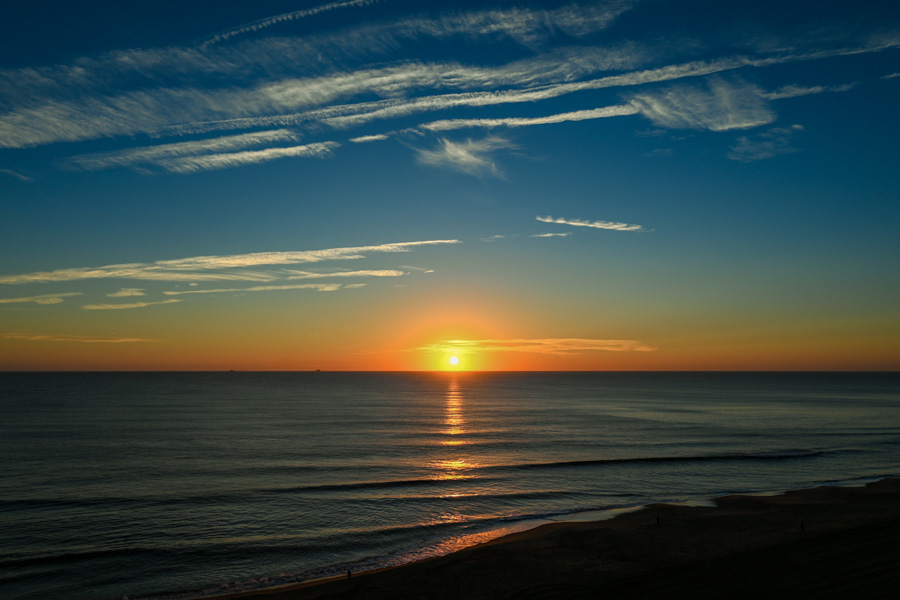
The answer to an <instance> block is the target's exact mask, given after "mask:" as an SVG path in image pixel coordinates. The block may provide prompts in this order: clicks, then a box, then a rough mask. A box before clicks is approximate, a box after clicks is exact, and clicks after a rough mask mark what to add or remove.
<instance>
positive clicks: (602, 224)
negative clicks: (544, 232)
mask: <svg viewBox="0 0 900 600" xmlns="http://www.w3.org/2000/svg"><path fill="white" fill-rule="evenodd" d="M535 218H536V219H537V220H538V221H541V222H542V223H557V224H559V225H572V226H574V227H591V228H593V229H611V230H613V231H639V232H644V231H652V229H644V227H643V226H642V225H630V224H628V223H615V222H613V221H585V220H583V219H563V218H558V219H554V218H553V217H550V216H547V217H535Z"/></svg>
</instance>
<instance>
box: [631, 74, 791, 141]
mask: <svg viewBox="0 0 900 600" xmlns="http://www.w3.org/2000/svg"><path fill="white" fill-rule="evenodd" d="M631 103H632V105H634V106H635V107H636V108H637V110H639V111H640V113H641V114H642V115H644V116H645V117H647V118H648V119H650V120H651V121H653V123H654V125H656V126H658V127H666V128H670V129H708V130H710V131H728V130H731V129H750V128H751V127H758V126H760V125H766V124H768V123H771V122H772V121H774V120H775V113H773V112H772V111H771V110H770V109H769V107H768V102H767V101H766V99H765V98H764V97H763V92H762V90H760V89H759V88H758V87H757V86H755V85H752V84H748V83H743V82H728V81H725V80H722V79H718V78H713V79H710V80H709V81H708V82H707V85H706V89H703V88H701V87H699V86H689V85H683V84H682V85H672V86H670V87H668V88H664V89H662V90H659V91H654V92H642V93H637V94H633V95H632V96H631Z"/></svg>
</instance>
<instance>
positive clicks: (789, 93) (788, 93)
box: [762, 81, 859, 100]
mask: <svg viewBox="0 0 900 600" xmlns="http://www.w3.org/2000/svg"><path fill="white" fill-rule="evenodd" d="M858 85H859V82H858V81H857V82H853V83H845V84H842V85H827V86H826V85H813V86H803V85H794V84H791V85H785V86H782V87H780V88H778V89H777V90H774V91H772V92H763V93H762V97H763V98H765V99H767V100H781V99H783V98H797V97H799V96H809V95H810V94H824V93H826V92H848V91H850V90H852V89H853V88H855V87H857V86H858Z"/></svg>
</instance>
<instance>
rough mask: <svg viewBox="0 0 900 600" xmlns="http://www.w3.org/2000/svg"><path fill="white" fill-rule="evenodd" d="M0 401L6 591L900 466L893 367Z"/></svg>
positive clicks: (63, 590)
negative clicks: (883, 369)
mask: <svg viewBox="0 0 900 600" xmlns="http://www.w3.org/2000/svg"><path fill="white" fill-rule="evenodd" d="M0 410H2V419H0V597H2V598H5V599H10V600H11V599H41V600H52V599H57V598H59V599H62V598H65V599H67V600H72V599H74V600H105V599H110V598H122V597H123V596H124V595H126V594H127V595H128V596H129V597H132V598H133V597H134V596H154V597H167V596H175V595H177V596H178V597H181V594H180V593H181V592H186V591H187V592H195V593H194V594H193V595H198V594H197V593H199V592H200V591H202V590H207V591H208V590H213V589H221V590H226V589H230V590H234V589H241V588H247V587H259V586H265V585H273V584H277V583H282V582H287V581H299V580H302V579H304V578H310V577H321V576H324V575H328V574H332V573H337V572H341V571H346V570H347V569H348V568H350V569H353V570H355V571H358V570H363V569H367V568H374V567H379V566H384V565H389V564H398V563H401V562H405V561H409V560H412V559H415V558H422V557H426V556H434V555H437V554H441V553H445V552H447V551H451V550H453V549H456V548H459V547H461V546H464V545H466V544H471V543H475V542H478V541H481V540H484V539H487V538H489V537H490V536H492V535H496V534H497V533H498V532H500V531H509V530H510V529H513V530H514V529H516V528H521V527H527V526H533V525H534V524H536V523H539V522H541V520H546V519H567V518H573V517H575V518H578V516H579V515H580V513H584V512H586V511H597V510H603V509H608V508H615V507H626V506H634V505H641V504H646V503H649V502H659V501H690V500H701V499H707V498H710V497H713V496H718V495H722V494H726V493H731V492H764V491H778V490H786V489H793V488H801V487H809V486H815V485H820V484H823V483H839V484H853V483H863V482H865V481H867V480H870V479H875V478H881V477H886V476H900V374H709V373H707V374H684V373H682V374H672V373H655V374H647V373H589V374H587V373H580V374H572V373H528V374H520V373H505V374H504V373H493V374H487V373H483V374H477V375H476V374H455V375H454V374H393V373H392V374H379V373H190V374H187V373H153V374H136V373H127V374H126V373H104V374H83V373H72V374H62V373H61V374H17V373H5V374H4V373H0ZM191 595H192V594H184V597H191Z"/></svg>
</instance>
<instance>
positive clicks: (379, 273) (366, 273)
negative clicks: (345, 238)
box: [285, 269, 406, 279]
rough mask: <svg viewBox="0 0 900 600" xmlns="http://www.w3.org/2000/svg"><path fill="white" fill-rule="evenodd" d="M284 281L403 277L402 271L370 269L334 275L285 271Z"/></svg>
mask: <svg viewBox="0 0 900 600" xmlns="http://www.w3.org/2000/svg"><path fill="white" fill-rule="evenodd" d="M285 272H286V273H288V276H287V277H286V279H322V278H326V277H403V276H404V275H406V273H405V272H403V271H398V270H396V269H370V270H362V271H335V272H334V273H315V272H312V271H296V270H292V269H287V270H286V271H285Z"/></svg>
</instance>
